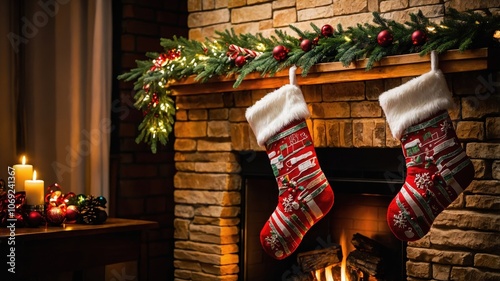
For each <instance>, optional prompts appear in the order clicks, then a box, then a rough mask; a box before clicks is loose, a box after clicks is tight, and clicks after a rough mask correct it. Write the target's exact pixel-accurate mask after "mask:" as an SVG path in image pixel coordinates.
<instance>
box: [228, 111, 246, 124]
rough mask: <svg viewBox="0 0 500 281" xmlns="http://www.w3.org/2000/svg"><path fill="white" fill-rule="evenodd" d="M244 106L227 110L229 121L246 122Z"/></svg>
mask: <svg viewBox="0 0 500 281" xmlns="http://www.w3.org/2000/svg"><path fill="white" fill-rule="evenodd" d="M246 110H247V109H246V108H231V109H230V110H229V121H231V122H247V119H246V117H245V112H246Z"/></svg>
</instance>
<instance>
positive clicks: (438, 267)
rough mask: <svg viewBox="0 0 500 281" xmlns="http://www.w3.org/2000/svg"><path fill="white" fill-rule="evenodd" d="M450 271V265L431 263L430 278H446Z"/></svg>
mask: <svg viewBox="0 0 500 281" xmlns="http://www.w3.org/2000/svg"><path fill="white" fill-rule="evenodd" d="M450 272H451V265H443V264H433V265H432V278H434V279H436V280H448V278H449V276H450Z"/></svg>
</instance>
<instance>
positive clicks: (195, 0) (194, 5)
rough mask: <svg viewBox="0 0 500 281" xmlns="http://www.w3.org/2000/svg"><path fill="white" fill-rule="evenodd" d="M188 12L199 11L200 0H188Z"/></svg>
mask: <svg viewBox="0 0 500 281" xmlns="http://www.w3.org/2000/svg"><path fill="white" fill-rule="evenodd" d="M187 4H188V12H194V11H201V0H188V1H187Z"/></svg>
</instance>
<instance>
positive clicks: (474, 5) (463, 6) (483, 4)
mask: <svg viewBox="0 0 500 281" xmlns="http://www.w3.org/2000/svg"><path fill="white" fill-rule="evenodd" d="M499 5H500V2H499V1H498V0H493V1H467V0H456V1H450V2H449V3H447V6H448V7H447V8H453V9H456V10H458V11H459V12H463V11H467V10H476V9H483V8H498V7H499ZM470 280H472V279H470ZM476 280H479V279H476Z"/></svg>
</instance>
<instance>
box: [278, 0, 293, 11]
mask: <svg viewBox="0 0 500 281" xmlns="http://www.w3.org/2000/svg"><path fill="white" fill-rule="evenodd" d="M288 7H295V0H274V1H273V10H277V9H281V8H288Z"/></svg>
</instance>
